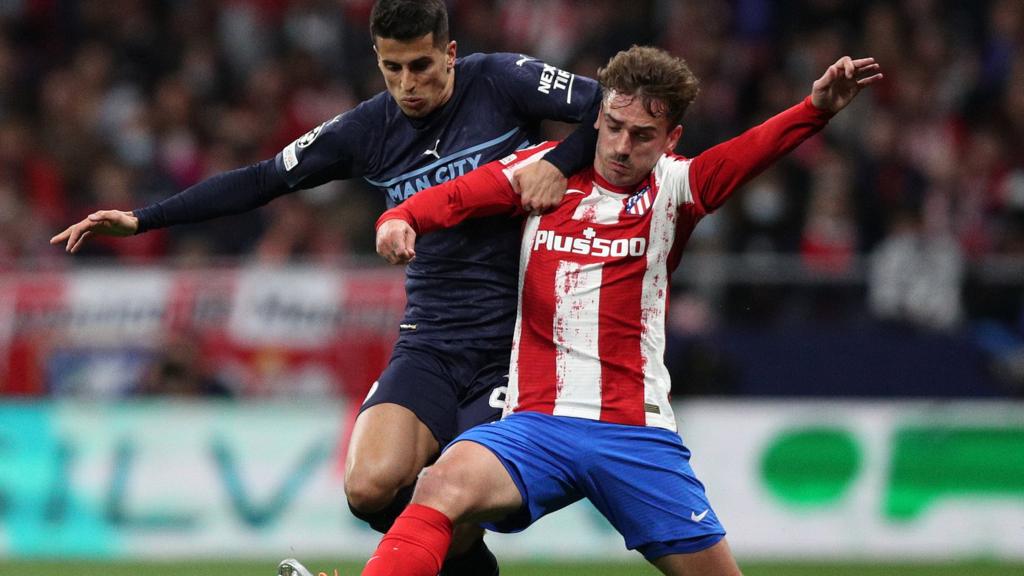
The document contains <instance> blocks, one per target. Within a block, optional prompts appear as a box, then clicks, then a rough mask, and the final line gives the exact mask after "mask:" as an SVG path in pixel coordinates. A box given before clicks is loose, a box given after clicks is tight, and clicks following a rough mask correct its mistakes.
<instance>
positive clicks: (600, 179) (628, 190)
mask: <svg viewBox="0 0 1024 576" xmlns="http://www.w3.org/2000/svg"><path fill="white" fill-rule="evenodd" d="M646 181H647V177H646V176H645V177H644V178H641V179H640V180H638V181H636V182H634V183H632V184H627V185H619V184H612V183H611V182H609V181H608V179H607V178H605V177H604V176H602V175H601V172H600V171H599V170H598V169H597V166H594V182H595V183H597V185H598V186H600V187H601V188H604V189H605V190H609V191H611V192H615V193H618V194H632V193H633V192H636V190H637V188H639V187H640V186H641V185H642V184H643V183H644V182H646Z"/></svg>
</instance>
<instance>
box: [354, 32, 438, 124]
mask: <svg viewBox="0 0 1024 576" xmlns="http://www.w3.org/2000/svg"><path fill="white" fill-rule="evenodd" d="M374 41H375V46H374V49H375V50H376V52H377V66H378V67H379V68H380V71H381V73H382V74H384V82H385V83H386V84H387V86H388V92H389V93H390V94H391V97H392V98H394V99H395V102H397V103H398V107H399V108H401V109H402V112H404V113H405V115H406V116H410V117H412V118H422V117H423V116H426V115H427V114H430V113H431V112H433V111H434V110H436V109H437V108H438V107H439V106H441V105H442V104H444V103H445V102H447V101H448V98H449V97H451V95H452V88H453V87H454V86H455V76H454V74H453V73H452V70H453V69H454V67H455V42H454V41H452V42H449V43H448V46H447V47H446V48H445V49H444V50H442V49H440V48H438V47H437V46H434V35H433V34H432V33H431V34H427V35H426V36H422V37H420V38H417V39H416V40H407V41H401V40H395V39H392V38H380V37H377V38H375V39H374Z"/></svg>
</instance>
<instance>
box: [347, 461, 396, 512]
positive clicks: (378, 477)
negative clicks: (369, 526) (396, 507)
mask: <svg viewBox="0 0 1024 576" xmlns="http://www.w3.org/2000/svg"><path fill="white" fill-rule="evenodd" d="M401 488H402V484H401V482H400V481H399V480H398V479H396V478H394V477H392V476H389V475H387V474H368V473H358V472H356V471H354V470H353V471H350V472H349V474H348V475H347V476H346V477H345V497H346V498H347V499H348V503H349V506H351V507H352V508H353V509H355V510H359V511H362V512H374V511H377V510H380V509H382V508H385V507H387V506H388V505H389V504H390V503H391V500H392V499H393V498H394V496H395V493H396V492H397V491H398V490H400V489H401Z"/></svg>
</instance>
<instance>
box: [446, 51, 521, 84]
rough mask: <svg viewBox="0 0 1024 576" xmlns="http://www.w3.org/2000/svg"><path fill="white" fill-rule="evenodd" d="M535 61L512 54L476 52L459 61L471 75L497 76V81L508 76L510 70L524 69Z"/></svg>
mask: <svg viewBox="0 0 1024 576" xmlns="http://www.w3.org/2000/svg"><path fill="white" fill-rule="evenodd" d="M533 60H534V58H530V57H529V56H524V55H522V54H515V53H512V52H476V53H473V54H470V55H468V56H464V57H462V58H460V59H459V61H460V63H462V65H463V67H464V70H465V71H466V72H468V73H470V74H487V75H497V76H496V78H497V79H501V78H502V74H506V73H508V72H509V71H510V70H515V69H518V68H522V66H523V64H524V63H525V62H530V61H533Z"/></svg>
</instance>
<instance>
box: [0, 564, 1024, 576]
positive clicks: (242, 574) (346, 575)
mask: <svg viewBox="0 0 1024 576" xmlns="http://www.w3.org/2000/svg"><path fill="white" fill-rule="evenodd" d="M306 566H307V567H309V569H311V570H314V571H323V572H324V573H325V574H326V575H327V576H334V574H335V570H337V574H338V576H353V575H357V574H359V571H360V569H361V568H362V564H357V563H351V562H344V563H339V562H330V561H312V562H309V563H307V564H306ZM275 568H276V561H266V562H253V561H245V562H228V561H225V562H139V563H134V562H90V561H74V562H72V561H42V560H41V561H17V562H8V561H3V560H0V574H3V575H8V574H9V575H11V576H13V575H15V574H25V575H26V576H274V569H275ZM741 568H742V569H743V574H744V576H1021V575H1022V574H1024V564H994V563H976V564H824V563H820V564H819V563H814V564H811V563H807V564H804V563H791V564H783V563H751V562H747V563H743V564H742V565H741ZM501 573H502V576H657V575H658V574H660V573H659V572H658V571H657V570H655V569H654V568H652V567H651V566H648V565H646V564H644V563H643V562H633V563H623V564H609V563H604V564H569V563H543V564H542V563H530V564H525V563H506V564H503V565H502V570H501Z"/></svg>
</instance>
